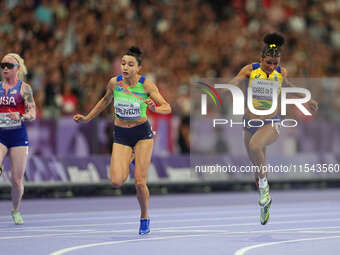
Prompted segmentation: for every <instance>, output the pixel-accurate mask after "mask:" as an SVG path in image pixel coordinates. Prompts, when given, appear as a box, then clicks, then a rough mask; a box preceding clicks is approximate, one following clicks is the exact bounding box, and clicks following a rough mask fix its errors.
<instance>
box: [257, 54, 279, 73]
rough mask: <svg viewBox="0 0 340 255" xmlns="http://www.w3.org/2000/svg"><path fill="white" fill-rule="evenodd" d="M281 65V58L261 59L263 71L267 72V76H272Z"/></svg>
mask: <svg viewBox="0 0 340 255" xmlns="http://www.w3.org/2000/svg"><path fill="white" fill-rule="evenodd" d="M279 64H280V58H279V57H277V58H274V57H269V56H267V57H264V58H261V67H262V70H263V71H265V72H266V73H267V74H271V73H272V72H273V71H274V70H275V68H276V67H278V65H279Z"/></svg>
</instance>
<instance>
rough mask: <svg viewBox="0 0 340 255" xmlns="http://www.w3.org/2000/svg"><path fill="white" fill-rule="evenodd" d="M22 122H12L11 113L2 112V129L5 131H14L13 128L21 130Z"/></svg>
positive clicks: (0, 125)
mask: <svg viewBox="0 0 340 255" xmlns="http://www.w3.org/2000/svg"><path fill="white" fill-rule="evenodd" d="M20 127H21V120H12V119H11V118H10V117H9V113H7V112H2V113H0V128H4V129H12V128H20Z"/></svg>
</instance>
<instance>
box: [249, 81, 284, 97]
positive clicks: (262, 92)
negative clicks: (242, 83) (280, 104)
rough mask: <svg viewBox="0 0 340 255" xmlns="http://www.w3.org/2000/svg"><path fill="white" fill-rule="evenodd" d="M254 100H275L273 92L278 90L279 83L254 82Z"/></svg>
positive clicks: (252, 84)
mask: <svg viewBox="0 0 340 255" xmlns="http://www.w3.org/2000/svg"><path fill="white" fill-rule="evenodd" d="M251 88H252V92H253V98H256V99H264V100H270V101H272V100H273V90H274V89H277V88H278V82H275V81H266V80H254V81H252V83H251Z"/></svg>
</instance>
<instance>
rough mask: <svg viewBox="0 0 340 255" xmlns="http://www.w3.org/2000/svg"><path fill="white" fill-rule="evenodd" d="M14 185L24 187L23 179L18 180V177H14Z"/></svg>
mask: <svg viewBox="0 0 340 255" xmlns="http://www.w3.org/2000/svg"><path fill="white" fill-rule="evenodd" d="M12 185H13V186H16V187H21V186H23V181H22V178H20V177H19V178H17V177H13V178H12Z"/></svg>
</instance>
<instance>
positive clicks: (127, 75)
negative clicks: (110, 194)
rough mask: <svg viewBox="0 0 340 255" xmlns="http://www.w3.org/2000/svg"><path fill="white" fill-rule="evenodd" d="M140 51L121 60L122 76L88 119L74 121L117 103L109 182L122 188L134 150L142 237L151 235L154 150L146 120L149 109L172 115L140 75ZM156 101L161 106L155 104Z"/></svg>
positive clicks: (133, 50)
mask: <svg viewBox="0 0 340 255" xmlns="http://www.w3.org/2000/svg"><path fill="white" fill-rule="evenodd" d="M141 63H142V58H141V51H140V50H139V48H138V47H131V48H130V49H129V50H128V51H127V53H126V54H125V55H124V56H123V57H122V60H121V72H122V74H121V75H118V76H116V77H113V78H112V79H111V80H110V81H109V83H108V86H107V89H106V94H105V96H104V97H103V98H102V99H101V100H100V101H99V102H98V103H97V104H96V106H95V107H94V108H93V109H92V110H91V111H90V113H89V114H87V115H86V116H84V115H81V114H76V115H75V116H74V117H73V119H74V120H75V121H81V120H82V121H90V120H91V119H93V118H94V117H95V116H97V115H98V114H99V113H100V112H102V111H103V110H104V109H105V108H106V107H107V106H108V105H109V104H110V103H111V102H112V100H113V101H114V111H115V116H114V131H115V137H114V143H113V148H112V156H111V164H110V179H111V182H112V184H113V186H115V187H120V186H121V185H122V184H123V183H124V181H125V180H126V179H127V177H128V175H129V164H130V161H131V157H132V153H133V149H134V151H135V184H136V192H137V199H138V202H139V205H140V208H141V221H140V227H139V234H141V235H142V234H147V233H149V232H150V227H149V225H150V219H149V215H148V204H149V190H148V187H147V185H146V179H147V173H148V169H149V164H150V160H151V154H152V148H153V131H152V130H151V126H150V124H149V122H148V120H147V116H146V109H147V107H149V108H150V109H151V110H152V111H154V112H157V113H160V114H169V113H170V112H171V108H170V105H169V104H168V103H167V102H166V101H165V100H164V98H163V97H162V96H161V94H160V93H159V91H158V89H157V87H156V85H155V84H153V83H152V82H151V81H149V80H146V79H145V77H144V76H141V75H139V74H138V73H139V71H140V69H141ZM153 100H154V101H155V102H156V103H157V104H158V106H156V105H155V103H154V102H153Z"/></svg>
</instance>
